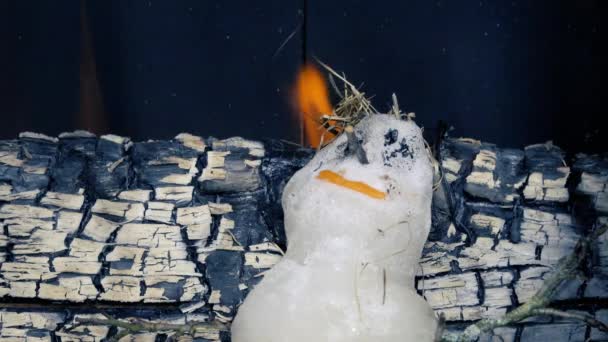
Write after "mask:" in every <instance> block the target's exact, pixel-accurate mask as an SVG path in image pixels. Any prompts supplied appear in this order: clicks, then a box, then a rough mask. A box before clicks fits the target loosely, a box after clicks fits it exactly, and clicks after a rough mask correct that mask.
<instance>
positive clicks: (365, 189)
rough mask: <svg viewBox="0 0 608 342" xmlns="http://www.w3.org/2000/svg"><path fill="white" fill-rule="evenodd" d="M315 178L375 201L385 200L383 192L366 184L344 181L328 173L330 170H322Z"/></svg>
mask: <svg viewBox="0 0 608 342" xmlns="http://www.w3.org/2000/svg"><path fill="white" fill-rule="evenodd" d="M317 178H318V179H321V180H324V181H327V182H330V183H332V184H336V185H338V186H342V187H345V188H347V189H351V190H354V191H356V192H359V193H362V194H364V195H366V196H369V197H371V198H376V199H385V198H386V194H385V193H384V192H382V191H380V190H378V189H376V188H374V187H372V186H370V185H368V184H366V183H363V182H358V181H352V180H349V179H346V178H344V177H342V176H341V175H339V174H337V173H335V172H333V171H330V170H322V171H321V172H319V175H318V176H317Z"/></svg>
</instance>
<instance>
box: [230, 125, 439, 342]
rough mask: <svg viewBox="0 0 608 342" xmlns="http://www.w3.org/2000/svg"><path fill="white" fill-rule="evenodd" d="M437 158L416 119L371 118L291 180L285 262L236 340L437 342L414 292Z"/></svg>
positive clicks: (245, 311) (259, 292) (256, 298)
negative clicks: (432, 159)
mask: <svg viewBox="0 0 608 342" xmlns="http://www.w3.org/2000/svg"><path fill="white" fill-rule="evenodd" d="M431 165H432V162H431V157H430V155H429V152H428V151H427V149H426V148H425V144H424V140H423V138H422V133H421V130H420V128H419V127H418V126H416V124H415V123H414V122H413V121H403V120H399V119H397V118H395V117H394V116H391V115H383V114H377V115H369V116H367V117H366V118H364V119H363V120H362V121H361V122H360V123H359V124H357V126H355V127H354V129H352V127H351V128H350V130H347V132H346V134H342V135H340V136H339V137H338V138H336V139H335V140H334V141H333V142H331V143H330V144H329V145H328V146H326V147H325V148H323V149H322V150H320V151H319V152H318V153H317V154H316V155H315V157H314V158H313V159H312V160H311V161H310V162H309V163H308V164H307V165H306V166H305V167H304V168H302V169H301V170H300V171H298V172H297V173H296V174H295V175H294V176H293V177H292V178H291V180H290V181H289V182H288V184H287V185H286V187H285V190H284V192H283V197H282V205H283V210H284V212H285V230H286V234H287V239H288V248H287V252H286V253H285V257H284V258H283V259H282V260H281V261H280V262H279V263H278V264H277V265H276V266H275V267H274V268H273V269H271V270H270V271H268V272H267V273H266V275H265V277H264V279H263V280H262V282H261V283H260V284H259V285H258V286H257V287H256V288H255V289H254V290H253V291H252V292H251V293H250V294H249V296H248V297H247V298H246V300H245V302H244V303H243V305H242V306H241V307H240V309H239V312H238V314H237V316H236V318H235V321H234V324H233V325H232V340H233V341H234V342H404V341H433V340H434V338H435V332H436V330H437V321H436V318H435V315H434V313H433V311H432V310H431V308H430V307H429V305H428V304H427V303H426V302H425V301H424V299H423V298H422V297H420V296H419V295H418V294H417V293H416V290H415V288H414V276H415V275H416V271H417V270H418V267H419V266H418V262H419V259H420V255H421V252H422V248H423V245H424V243H425V241H426V239H427V236H428V233H429V230H430V224H431V222H430V220H431V197H432V178H433V174H432V166H431Z"/></svg>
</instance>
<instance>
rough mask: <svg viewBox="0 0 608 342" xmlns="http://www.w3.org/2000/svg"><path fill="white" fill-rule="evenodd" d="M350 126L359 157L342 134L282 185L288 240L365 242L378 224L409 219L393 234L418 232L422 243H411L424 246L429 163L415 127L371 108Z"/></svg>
mask: <svg viewBox="0 0 608 342" xmlns="http://www.w3.org/2000/svg"><path fill="white" fill-rule="evenodd" d="M353 133H354V137H355V138H356V139H357V144H356V145H358V146H360V148H361V149H362V151H363V152H364V155H365V158H362V157H361V154H358V153H357V151H354V148H353V145H352V144H349V141H348V140H349V139H347V136H346V134H342V135H341V136H339V137H338V138H337V139H335V140H334V141H333V142H331V143H330V144H329V145H328V146H326V147H325V148H323V149H322V150H321V151H319V152H318V153H317V154H316V155H315V157H314V158H313V159H312V160H311V161H310V162H309V163H308V164H307V165H306V166H305V167H304V168H302V169H301V170H300V171H298V172H297V173H296V174H295V175H294V176H293V177H292V179H291V180H290V181H289V183H288V184H287V186H286V187H285V191H284V193H283V198H282V200H283V209H284V211H285V224H286V225H285V226H286V231H287V238H288V242H289V243H290V245H291V244H292V242H294V241H296V242H295V244H298V242H297V240H299V239H300V237H306V239H308V238H311V237H312V239H327V238H336V237H341V238H345V237H346V238H350V239H355V240H359V242H360V244H361V246H362V248H363V246H365V244H366V243H368V242H369V241H370V239H371V238H373V237H374V236H375V235H376V234H377V233H378V231H379V230H380V231H382V230H383V229H386V228H388V227H391V226H395V225H399V224H402V223H404V222H408V224H407V225H404V227H402V229H401V230H402V231H403V230H407V231H405V232H403V233H404V234H403V236H395V237H394V238H396V239H399V238H403V239H408V240H410V239H412V237H415V236H420V237H421V240H422V242H420V243H416V246H412V247H415V248H414V249H416V250H418V249H419V248H422V244H423V243H424V240H425V239H426V236H427V235H428V232H429V229H430V199H429V198H430V197H431V196H432V166H431V158H430V155H429V153H428V151H427V149H426V148H425V144H424V140H423V137H422V132H421V130H420V128H419V127H418V126H417V125H416V124H415V123H414V122H413V121H403V120H398V119H397V118H395V117H394V116H390V115H383V114H377V115H370V116H367V117H366V118H365V119H363V120H362V121H361V122H360V123H359V124H357V126H355V127H354V132H353ZM352 137H353V136H352V135H351V138H352ZM359 152H361V151H359ZM362 159H363V160H362ZM414 223H416V224H414ZM405 226H407V227H405ZM418 247H419V248H418ZM290 248H291V246H290Z"/></svg>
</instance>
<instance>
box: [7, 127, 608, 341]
mask: <svg viewBox="0 0 608 342" xmlns="http://www.w3.org/2000/svg"><path fill="white" fill-rule="evenodd" d="M385 139H386V140H387V142H388V141H390V142H393V143H394V142H399V141H400V140H399V137H396V136H394V133H391V132H387V134H386V136H385ZM400 146H401V145H400ZM404 146H407V142H405V145H404ZM312 153H313V152H312V151H310V150H307V149H298V148H294V147H293V146H290V145H288V144H286V143H283V142H278V141H268V142H265V143H260V142H254V141H248V140H244V139H240V138H232V139H226V140H217V139H202V138H200V137H197V136H193V135H189V134H180V135H179V136H177V137H176V138H175V139H172V140H169V141H147V142H136V143H133V142H131V141H130V140H129V139H128V138H123V137H118V136H114V135H107V136H102V137H96V136H93V135H91V134H89V133H86V132H73V133H64V134H62V135H60V137H59V138H52V137H46V136H44V135H39V134H33V133H23V134H21V135H20V137H19V138H18V139H15V140H8V141H0V223H1V224H2V228H3V229H2V230H1V231H0V304H1V306H0V328H1V329H0V340H7V341H8V340H11V341H26V340H32V339H36V340H40V341H57V340H61V341H71V340H92V341H97V340H101V339H103V338H107V337H111V336H113V335H115V334H117V329H115V328H112V327H109V326H103V325H91V324H85V325H77V324H74V322H75V321H77V320H78V318H79V317H95V315H99V313H100V312H102V311H103V312H109V313H111V314H112V315H114V316H116V317H119V318H128V317H131V318H134V317H137V318H140V319H144V320H150V321H154V322H165V323H177V324H180V323H187V322H218V323H222V324H226V325H229V323H230V322H231V320H232V318H233V317H234V315H235V313H236V310H237V308H238V305H239V304H240V303H242V301H243V300H244V298H245V297H246V296H247V294H248V293H249V291H250V289H251V288H252V287H254V286H255V285H256V284H257V283H258V282H259V281H260V280H261V279H262V278H263V272H264V271H265V270H267V269H269V268H271V267H272V266H273V265H274V264H276V262H278V261H279V260H280V258H281V250H282V249H285V248H286V246H287V241H285V235H284V232H283V230H282V224H283V222H282V211H281V206H280V196H281V192H282V189H283V187H284V185H285V183H286V182H287V180H288V179H289V177H290V175H291V174H293V173H294V172H295V171H296V170H298V169H299V168H300V167H302V166H303V165H305V164H306V163H307V162H308V160H310V158H311V156H312ZM395 153H407V149H406V148H405V147H404V148H402V149H401V150H399V151H396V152H395ZM386 157H387V158H388V159H390V156H386ZM440 157H441V158H440V159H441V160H440V164H441V169H442V171H443V177H441V178H439V177H438V179H440V180H441V184H442V186H441V187H439V188H438V189H437V191H436V193H435V196H434V200H433V231H432V232H431V235H430V238H429V241H428V242H427V244H426V247H425V251H424V255H423V258H422V260H421V269H420V272H419V276H418V278H417V288H418V290H419V293H420V294H421V295H423V296H424V297H425V298H426V299H427V301H429V303H430V304H431V306H432V307H433V308H434V309H435V311H436V312H438V313H443V314H444V315H445V317H446V319H447V321H448V323H449V324H448V326H449V329H450V330H459V329H462V328H463V327H464V326H465V325H466V324H468V322H470V321H474V320H478V319H481V318H485V317H497V316H500V315H502V314H504V313H505V312H507V311H508V310H510V309H512V308H513V307H515V306H517V305H519V304H521V303H524V302H525V301H527V300H528V299H529V298H530V297H531V295H532V294H533V293H534V292H535V291H536V290H537V289H538V288H539V286H540V285H541V284H542V281H543V279H544V278H545V277H546V276H547V275H548V273H549V271H550V270H551V267H552V266H553V265H555V263H556V262H557V261H558V260H559V258H560V257H562V256H564V255H567V254H569V253H570V252H571V251H572V248H573V247H574V244H575V243H576V241H577V240H578V239H579V238H580V237H581V236H584V235H585V234H587V233H588V232H589V228H590V226H592V225H598V224H600V223H602V222H608V218H607V217H608V186H607V184H608V156H606V155H595V156H589V155H577V156H575V157H573V158H566V156H565V154H564V153H563V152H562V151H561V150H560V149H559V148H558V147H556V146H553V145H550V144H542V145H534V146H529V147H527V148H525V149H524V150H513V149H501V148H499V147H497V146H495V145H492V144H487V143H481V142H477V141H474V140H470V139H447V140H445V141H444V142H443V144H442V146H441V149H440ZM388 159H387V160H388ZM586 275H587V279H586V280H578V279H577V280H573V281H570V282H568V283H566V284H564V286H562V288H561V290H560V293H559V294H558V296H557V298H556V299H559V300H560V303H561V304H560V305H561V306H562V307H563V308H564V309H566V310H568V309H571V310H574V309H576V310H582V311H585V312H589V313H592V314H594V315H596V316H597V317H598V318H600V319H603V320H606V317H608V315H607V314H606V312H608V307H606V305H605V303H606V298H608V236H606V234H605V235H604V236H602V237H601V238H600V239H599V241H598V242H597V244H596V245H595V246H594V249H593V251H592V253H591V254H590V255H589V260H588V267H587V269H586ZM598 298H599V299H600V300H597V299H598ZM576 302H579V305H575V303H576ZM594 303H595V304H594ZM108 310H109V311H108ZM131 337H132V338H134V339H137V340H142V341H143V340H146V341H148V340H149V341H163V340H165V339H167V335H166V334H161V333H145V332H142V333H141V334H137V336H131ZM193 337H194V338H195V339H196V340H197V341H229V332H228V331H226V329H225V328H217V327H215V328H207V329H201V330H199V331H197V332H196V333H195V336H193ZM587 337H589V338H590V339H591V340H597V341H599V340H604V339H606V335H605V334H603V333H601V332H599V331H597V330H596V329H591V328H590V327H587V326H585V325H584V324H581V323H580V322H573V321H567V320H558V319H547V318H538V319H534V320H529V321H526V322H525V323H523V324H521V325H518V326H516V327H506V328H501V329H496V330H495V331H494V332H493V334H488V335H485V336H484V337H483V338H482V340H484V341H490V340H493V339H502V340H503V341H534V340H538V339H541V338H542V339H547V338H550V339H552V340H555V341H578V340H582V339H585V338H587Z"/></svg>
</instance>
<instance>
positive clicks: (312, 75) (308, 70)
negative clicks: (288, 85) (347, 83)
mask: <svg viewBox="0 0 608 342" xmlns="http://www.w3.org/2000/svg"><path fill="white" fill-rule="evenodd" d="M294 95H295V101H294V102H295V106H296V109H297V111H298V114H299V115H300V120H302V122H303V126H304V133H305V135H306V143H308V144H309V145H310V146H312V147H318V146H319V143H320V141H321V136H322V133H323V129H322V128H321V127H320V125H321V116H322V115H324V114H327V115H331V113H332V112H333V109H332V106H331V103H330V102H329V94H328V90H327V83H326V82H325V79H324V78H323V75H322V74H321V72H319V70H317V68H315V66H314V65H312V64H310V63H306V64H305V65H304V66H303V67H302V69H300V71H299V72H298V75H297V78H296V84H295V94H294Z"/></svg>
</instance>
